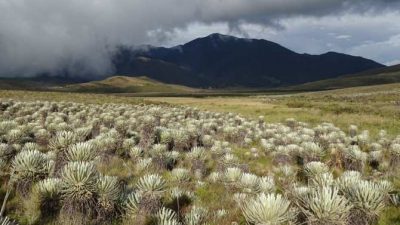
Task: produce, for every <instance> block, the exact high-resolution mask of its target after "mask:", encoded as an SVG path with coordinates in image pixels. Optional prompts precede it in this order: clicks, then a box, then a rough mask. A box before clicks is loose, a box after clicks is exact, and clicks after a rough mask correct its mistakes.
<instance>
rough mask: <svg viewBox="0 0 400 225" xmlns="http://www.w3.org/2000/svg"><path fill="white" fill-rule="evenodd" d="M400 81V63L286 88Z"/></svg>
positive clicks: (354, 85)
mask: <svg viewBox="0 0 400 225" xmlns="http://www.w3.org/2000/svg"><path fill="white" fill-rule="evenodd" d="M398 82H400V65H397V66H391V67H387V68H383V69H377V70H371V71H366V72H362V73H359V74H350V75H346V76H342V77H338V78H334V79H327V80H321V81H316V82H310V83H305V84H301V85H296V86H292V87H288V88H285V89H284V90H298V91H306V90H329V89H338V88H347V87H356V86H368V85H379V84H389V83H398Z"/></svg>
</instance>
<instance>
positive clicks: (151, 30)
mask: <svg viewBox="0 0 400 225" xmlns="http://www.w3.org/2000/svg"><path fill="white" fill-rule="evenodd" d="M398 7H399V3H398V1H391V0H379V1H378V0H252V1H248V0H154V1H148V0H118V1H115V0H85V1H81V0H68V1H67V0H35V1H31V0H0V52H1V54H0V75H2V76H4V75H32V74H35V73H38V72H57V70H59V69H61V68H62V69H63V68H67V69H70V70H71V72H72V73H73V74H85V73H94V74H100V73H106V72H107V71H110V70H111V68H110V61H109V53H110V51H112V50H113V48H114V47H115V46H116V45H119V44H136V45H139V44H166V45H168V44H173V43H178V41H181V40H182V41H183V40H186V41H188V40H190V39H193V38H195V37H198V36H200V35H201V34H203V35H207V34H209V33H211V32H222V33H231V34H237V35H239V36H247V35H248V36H249V37H256V38H257V37H258V38H267V39H271V40H273V41H276V42H278V43H282V44H283V45H287V46H288V47H290V48H293V49H294V50H298V51H301V52H311V53H315V52H321V51H325V50H326V48H327V47H326V46H327V43H332V46H333V48H337V49H338V50H341V49H346V48H348V47H349V46H346V45H344V44H339V43H338V40H340V39H337V40H331V39H332V37H327V35H326V34H325V32H329V30H332V31H334V32H335V33H337V34H338V35H341V34H346V35H351V36H352V38H351V41H347V40H348V39H346V41H347V42H349V43H348V44H354V43H356V42H357V41H359V40H363V39H365V38H360V36H363V35H365V36H366V35H372V36H373V37H372V41H374V42H376V41H378V42H379V41H380V42H382V41H385V38H386V37H387V36H386V35H387V34H391V33H393V32H397V33H398V28H397V27H396V26H397V25H396V24H395V23H394V22H393V21H399V16H398V14H396V13H398ZM388 12H391V13H388ZM346 14H350V15H354V18H353V19H355V20H354V21H340V19H337V18H342V16H343V15H346ZM364 14H367V15H366V16H365V17H370V15H373V16H372V17H374V16H375V17H376V18H385V17H386V15H394V14H396V16H395V17H394V18H393V19H394V20H392V21H388V20H385V21H386V22H389V23H390V26H389V25H388V24H385V25H384V26H380V27H377V26H375V25H374V24H372V25H371V26H370V25H368V24H365V23H364V21H368V20H366V19H364V16H363V15H364ZM335 18H336V19H335ZM358 19H360V21H361V24H358V23H359V22H360V21H358ZM329 20H330V21H329ZM328 22H330V23H332V24H327V23H328ZM335 24H337V25H336V27H335ZM380 25H382V24H380ZM342 27H343V28H342ZM371 27H373V28H374V29H375V28H379V29H378V30H379V32H376V34H372V32H371V30H372V28H371ZM375 31H376V30H375ZM179 43H181V42H179ZM367 56H368V55H367ZM385 60H391V59H390V58H388V59H385Z"/></svg>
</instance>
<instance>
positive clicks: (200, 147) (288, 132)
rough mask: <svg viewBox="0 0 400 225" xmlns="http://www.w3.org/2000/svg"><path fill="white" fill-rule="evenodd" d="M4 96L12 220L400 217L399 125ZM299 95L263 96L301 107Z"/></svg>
mask: <svg viewBox="0 0 400 225" xmlns="http://www.w3.org/2000/svg"><path fill="white" fill-rule="evenodd" d="M12 93H14V95H12ZM15 93H17V94H15ZM7 94H9V95H7ZM46 94H47V95H46ZM33 95H36V96H33ZM2 96H3V98H4V99H3V100H1V101H0V142H1V144H0V167H1V174H0V181H1V191H0V197H1V198H0V199H2V200H3V203H4V204H3V207H2V210H1V215H0V216H1V217H0V218H1V219H0V224H6V225H8V224H123V225H125V224H159V225H174V224H176V225H178V224H179V225H206V224H218V225H220V224H221V225H228V224H229V225H230V224H254V225H261V224H263V225H267V224H268V225H278V224H310V225H320V224H330V225H331V224H332V225H367V224H368V225H369V224H393V221H394V224H395V223H396V221H397V222H398V220H397V219H396V216H397V218H398V216H399V213H398V212H399V211H400V210H399V207H400V194H399V190H400V170H399V165H400V136H398V133H395V132H393V131H394V130H390V132H387V131H386V130H379V131H378V132H376V135H371V134H370V133H369V132H368V130H363V129H362V128H360V126H357V125H352V123H351V121H346V122H348V124H347V126H346V127H344V126H341V127H337V126H335V125H334V124H333V123H328V122H316V121H314V122H313V123H308V122H300V121H298V120H297V119H293V118H292V119H285V120H282V121H281V122H266V120H268V118H264V117H256V116H255V115H254V114H256V113H254V114H251V115H250V114H249V115H248V116H242V115H240V114H236V113H232V112H222V111H221V112H212V111H207V110H204V109H203V110H201V109H198V108H195V107H187V106H177V105H165V104H149V102H148V100H146V101H144V100H141V99H134V98H128V97H113V96H103V95H78V94H69V95H68V96H67V97H70V99H71V97H72V98H75V99H74V102H70V101H66V100H67V97H65V94H64V95H63V94H61V93H51V95H50V94H49V93H45V94H39V93H36V94H32V95H31V96H29V93H28V95H27V94H26V93H21V92H6V91H3V92H2ZM10 96H11V97H13V98H14V99H18V100H9V98H10ZM38 96H40V97H39V98H38ZM51 97H52V98H53V99H57V100H58V101H54V100H51V99H50V98H51ZM31 98H32V99H31ZM297 98H298V99H301V97H299V96H298V97H295V98H291V99H285V98H284V100H281V99H280V98H279V97H261V98H257V99H256V100H257V101H261V102H266V101H277V102H280V103H279V104H282V105H283V103H284V104H285V105H286V106H285V107H287V108H290V106H288V104H289V102H291V101H297ZM307 98H312V97H310V96H308V95H307ZM357 98H358V97H357ZM362 98H364V97H362ZM32 100H34V101H32ZM114 100H115V102H114V103H112V102H113V101H114ZM125 100H126V102H125V103H124V102H123V101H125ZM340 101H342V100H340ZM127 103H132V104H127ZM138 103H142V104H138ZM143 103H147V104H143ZM311 104H316V105H319V104H322V103H321V102H318V101H316V103H311ZM200 107H201V105H200ZM268 107H269V106H268V105H267V106H265V108H268ZM297 107H299V106H297ZM301 108H308V106H301ZM357 112H358V113H360V112H362V111H357ZM346 113H349V114H351V113H353V112H346ZM354 122H356V121H354ZM377 129H378V128H377ZM14 220H15V221H14ZM388 221H389V222H388Z"/></svg>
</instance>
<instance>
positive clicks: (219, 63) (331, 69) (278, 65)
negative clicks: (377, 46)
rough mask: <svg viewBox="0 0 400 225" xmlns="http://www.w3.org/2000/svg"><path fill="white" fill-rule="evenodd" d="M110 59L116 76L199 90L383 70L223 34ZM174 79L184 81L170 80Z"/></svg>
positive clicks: (359, 60)
mask: <svg viewBox="0 0 400 225" xmlns="http://www.w3.org/2000/svg"><path fill="white" fill-rule="evenodd" d="M121 53H122V54H121ZM140 57H144V58H146V59H147V63H149V62H151V61H154V62H163V63H166V64H168V65H169V68H171V67H173V68H174V70H175V71H176V73H175V74H165V73H164V71H163V70H165V67H162V66H161V67H153V68H152V71H151V73H149V72H147V71H143V70H141V69H138V68H141V67H143V66H142V64H141V63H138V62H133V60H132V59H135V58H140ZM113 59H114V60H113V62H114V66H115V69H116V73H117V74H123V75H125V74H127V75H128V74H143V73H145V74H149V75H150V76H154V77H155V78H157V80H160V81H163V82H166V83H171V82H172V83H177V82H178V83H177V84H183V85H188V86H195V87H203V88H204V87H209V86H211V87H215V88H224V87H277V86H287V85H294V84H301V83H306V82H312V81H317V80H323V79H329V78H335V77H338V76H342V75H346V74H351V73H358V72H361V71H365V70H370V69H377V68H383V67H385V66H384V65H382V64H379V63H377V62H374V61H372V60H370V59H365V58H363V57H360V56H351V55H346V54H343V53H338V52H327V53H324V54H321V55H311V54H299V53H296V52H294V51H292V50H290V49H288V48H285V47H283V46H282V45H279V44H277V43H275V42H271V41H268V40H264V39H245V38H237V37H233V36H228V35H221V34H211V35H209V36H206V37H202V38H197V39H195V40H192V41H190V42H188V43H186V44H183V45H177V46H174V47H171V48H166V47H154V46H152V47H146V48H142V49H139V50H134V49H132V48H129V47H126V46H125V47H121V49H120V51H119V52H117V53H116V55H115V56H114V58H113ZM176 74H178V75H179V76H181V77H183V78H185V79H186V80H185V81H182V80H181V79H174V76H175V75H176ZM187 77H190V79H187ZM172 80H174V81H172ZM188 80H191V82H188ZM194 80H195V81H194Z"/></svg>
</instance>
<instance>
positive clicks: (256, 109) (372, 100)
mask: <svg viewBox="0 0 400 225" xmlns="http://www.w3.org/2000/svg"><path fill="white" fill-rule="evenodd" d="M145 99H147V100H149V101H161V102H165V103H169V104H183V105H190V106H194V107H198V108H201V109H206V110H211V111H220V112H236V113H241V114H243V115H245V116H251V117H257V116H261V115H262V116H265V120H266V121H269V122H281V121H284V120H285V119H286V118H291V117H292V118H295V119H297V120H299V121H304V122H309V123H311V124H317V123H321V122H332V123H334V124H335V125H337V126H339V127H341V128H342V129H347V127H348V126H349V125H350V124H355V125H357V126H359V127H360V129H368V130H370V131H371V134H372V135H374V134H377V133H378V132H379V130H380V129H386V130H387V131H388V132H389V133H391V134H398V133H400V107H399V104H400V84H387V85H377V86H369V87H356V88H346V89H341V90H332V91H322V92H312V93H299V94H292V95H280V96H277V95H265V96H257V97H207V98H179V97H175V98H145Z"/></svg>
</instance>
